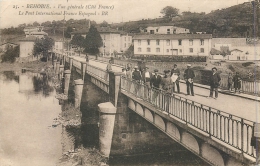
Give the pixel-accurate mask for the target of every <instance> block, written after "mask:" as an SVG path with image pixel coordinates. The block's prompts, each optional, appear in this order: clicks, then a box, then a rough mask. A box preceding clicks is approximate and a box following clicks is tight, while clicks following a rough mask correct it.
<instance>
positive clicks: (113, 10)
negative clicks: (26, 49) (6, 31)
mask: <svg viewBox="0 0 260 166" xmlns="http://www.w3.org/2000/svg"><path fill="white" fill-rule="evenodd" d="M248 1H249V0H110V1H108V0H73V1H72V0H33V1H32V0H0V28H8V27H11V26H14V27H16V26H17V25H19V24H23V23H33V22H35V21H37V22H38V23H42V22H45V21H53V20H62V19H64V15H63V14H64V12H66V15H65V20H69V19H71V18H72V19H85V18H86V19H90V20H94V21H96V22H97V23H101V22H102V21H104V20H105V21H107V22H108V23H119V22H127V21H134V20H140V19H147V18H158V17H160V16H162V15H161V14H160V11H161V9H163V8H164V7H166V6H173V7H175V8H178V9H179V10H180V12H183V11H191V12H205V13H209V12H210V11H212V10H216V9H222V8H227V7H230V6H233V5H237V4H241V3H244V2H248ZM35 4H44V5H45V6H49V8H48V9H46V8H36V7H37V6H36V5H35ZM62 7H65V8H62ZM71 7H74V8H71ZM78 7H80V9H76V8H78ZM82 7H83V8H82ZM48 12H52V13H48ZM61 12H62V14H61ZM46 14H51V15H46ZM58 14H60V15H58Z"/></svg>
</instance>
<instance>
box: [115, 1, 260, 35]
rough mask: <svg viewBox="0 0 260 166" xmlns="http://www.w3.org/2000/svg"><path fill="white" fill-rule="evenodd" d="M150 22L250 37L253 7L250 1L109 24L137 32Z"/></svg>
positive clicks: (211, 32) (213, 33)
mask: <svg viewBox="0 0 260 166" xmlns="http://www.w3.org/2000/svg"><path fill="white" fill-rule="evenodd" d="M258 13H259V11H258ZM258 15H260V14H258ZM151 24H153V25H154V24H158V25H163V24H166V25H167V24H168V25H169V24H171V25H175V26H179V27H183V28H188V29H190V31H191V32H201V31H204V32H207V33H210V34H212V35H213V37H252V29H253V7H252V4H251V3H250V2H245V3H243V4H239V5H235V6H232V7H229V8H225V9H221V10H215V11H212V12H210V13H209V14H205V13H192V12H183V13H182V15H180V16H177V17H175V18H172V19H167V18H157V19H152V20H140V21H133V22H125V23H120V24H112V25H111V26H112V27H117V28H119V29H120V30H126V31H127V32H135V33H138V32H139V27H147V26H149V25H151ZM258 36H259V33H258Z"/></svg>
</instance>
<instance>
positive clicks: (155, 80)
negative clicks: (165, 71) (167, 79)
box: [151, 69, 162, 104]
mask: <svg viewBox="0 0 260 166" xmlns="http://www.w3.org/2000/svg"><path fill="white" fill-rule="evenodd" d="M161 81H162V77H161V76H160V75H158V70H157V69H155V70H154V75H153V76H152V78H151V87H152V102H153V103H154V104H155V100H156V99H157V96H158V94H159V89H160V84H161ZM156 101H157V100H156Z"/></svg>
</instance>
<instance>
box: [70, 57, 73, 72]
mask: <svg viewBox="0 0 260 166" xmlns="http://www.w3.org/2000/svg"><path fill="white" fill-rule="evenodd" d="M69 64H70V65H69V66H70V70H72V64H73V58H72V57H69Z"/></svg>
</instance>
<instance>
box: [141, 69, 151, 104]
mask: <svg viewBox="0 0 260 166" xmlns="http://www.w3.org/2000/svg"><path fill="white" fill-rule="evenodd" d="M148 69H149V68H148V67H145V69H144V71H143V72H142V81H143V82H144V85H145V86H144V98H145V99H147V98H148V97H149V96H150V95H149V94H150V89H151V77H152V73H151V72H149V71H148Z"/></svg>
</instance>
